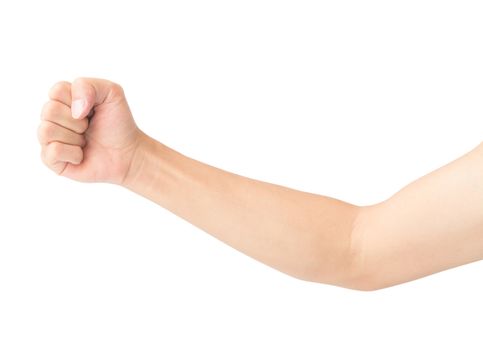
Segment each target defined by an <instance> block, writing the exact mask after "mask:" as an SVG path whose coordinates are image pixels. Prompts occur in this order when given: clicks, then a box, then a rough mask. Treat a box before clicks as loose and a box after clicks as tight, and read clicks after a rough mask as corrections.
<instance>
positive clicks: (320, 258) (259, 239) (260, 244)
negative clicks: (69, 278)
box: [125, 137, 359, 287]
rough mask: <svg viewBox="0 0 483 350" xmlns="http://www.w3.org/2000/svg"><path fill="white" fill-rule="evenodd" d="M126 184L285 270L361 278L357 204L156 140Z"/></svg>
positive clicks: (346, 281)
mask: <svg viewBox="0 0 483 350" xmlns="http://www.w3.org/2000/svg"><path fill="white" fill-rule="evenodd" d="M125 186H126V187H127V188H129V189H130V190H132V191H134V192H136V193H138V194H140V195H142V196H144V197H146V198H148V199H150V200H152V201H154V202H156V203H157V204H159V205H160V206H162V207H164V208H166V209H168V210H169V211H171V212H173V213H174V214H176V215H178V216H180V217H182V218H184V219H185V220H187V221H189V222H191V223H192V224H194V225H195V226H197V227H199V228H201V229H202V230H204V231H206V232H208V233H210V234H211V235H213V236H215V237H216V238H218V239H220V240H221V241H223V242H225V243H227V244H229V245H230V246H232V247H234V248H236V249H238V250H239V251H242V252H243V253H245V254H247V255H249V256H251V257H253V258H255V259H257V260H259V261H261V262H263V263H265V264H267V265H270V266H272V267H274V268H276V269H278V270H280V271H283V272H285V273H288V274H290V275H293V276H295V277H298V278H301V279H307V280H314V281H318V282H323V283H330V284H335V285H341V286H346V287H351V286H352V285H353V283H355V282H354V281H355V279H356V275H357V273H356V270H357V269H356V268H355V267H354V265H353V262H354V261H355V259H354V255H355V254H357V251H356V250H355V249H354V247H353V245H352V240H351V237H352V231H353V225H354V222H355V219H356V217H357V215H358V213H359V208H358V207H356V206H353V205H350V204H348V203H344V202H341V201H339V200H336V199H332V198H328V197H323V196H319V195H315V194H310V193H305V192H300V191H295V190H291V189H288V188H285V187H282V186H277V185H273V184H269V183H265V182H261V181H256V180H252V179H249V178H246V177H242V176H239V175H236V174H232V173H229V172H226V171H223V170H220V169H217V168H215V167H212V166H209V165H206V164H203V163H201V162H198V161H196V160H193V159H190V158H188V157H186V156H184V155H182V154H180V153H178V152H176V151H174V150H172V149H170V148H168V147H166V146H165V145H162V144H161V143H158V142H156V141H155V140H153V139H151V138H149V137H144V138H143V139H142V141H141V143H140V146H139V147H138V152H137V155H136V157H135V158H134V161H133V164H131V171H130V172H129V175H128V177H127V178H126V180H125Z"/></svg>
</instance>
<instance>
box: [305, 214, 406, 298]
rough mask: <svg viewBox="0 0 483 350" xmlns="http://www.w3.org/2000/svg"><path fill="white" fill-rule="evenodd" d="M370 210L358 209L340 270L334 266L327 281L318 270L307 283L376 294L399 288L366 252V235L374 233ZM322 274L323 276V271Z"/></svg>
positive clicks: (380, 265) (391, 277)
mask: <svg viewBox="0 0 483 350" xmlns="http://www.w3.org/2000/svg"><path fill="white" fill-rule="evenodd" d="M371 215H372V208H370V207H360V208H358V213H357V215H356V217H355V219H354V222H353V225H352V230H351V234H350V239H349V242H350V244H349V245H348V249H347V250H346V252H344V253H343V254H342V258H341V260H340V263H339V264H338V265H339V266H335V267H334V269H333V271H337V273H335V275H333V276H331V278H330V279H327V275H326V272H327V269H325V268H323V267H322V265H319V266H320V267H321V268H320V270H319V273H316V274H313V275H312V276H311V278H309V279H308V280H310V281H312V282H316V283H324V284H332V285H336V286H338V287H342V288H347V289H352V290H356V291H364V292H371V291H378V290H381V289H385V288H388V287H391V286H393V285H395V284H398V283H399V282H397V280H395V279H394V278H393V277H394V276H389V271H387V270H386V269H382V268H381V267H382V265H383V264H381V261H380V259H376V260H378V261H379V263H377V264H375V263H374V261H375V260H374V256H372V255H374V254H373V253H371V254H369V253H368V251H372V250H371V249H367V248H368V247H367V245H368V242H367V241H368V239H367V238H368V236H369V235H368V233H369V232H371V230H374V225H373V224H372V222H373V220H372V219H370V217H371ZM322 270H325V273H324V271H322Z"/></svg>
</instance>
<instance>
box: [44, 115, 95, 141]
mask: <svg viewBox="0 0 483 350" xmlns="http://www.w3.org/2000/svg"><path fill="white" fill-rule="evenodd" d="M38 138H39V142H40V144H42V145H47V144H49V143H51V142H54V141H58V142H62V143H66V144H69V145H74V146H80V147H84V146H85V144H86V140H85V137H84V135H79V134H78V133H75V132H73V131H72V130H69V129H66V128H64V127H62V126H60V125H58V124H55V123H52V122H50V121H48V120H43V121H42V122H41V123H40V126H39V129H38Z"/></svg>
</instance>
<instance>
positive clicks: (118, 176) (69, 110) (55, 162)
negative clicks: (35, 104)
mask: <svg viewBox="0 0 483 350" xmlns="http://www.w3.org/2000/svg"><path fill="white" fill-rule="evenodd" d="M49 98H50V101H48V102H47V103H46V104H45V105H44V108H43V110H42V115H41V123H40V126H39V130H38V136H39V141H40V144H41V146H42V155H41V156H42V160H43V162H44V163H45V164H46V165H47V167H49V168H50V169H52V170H53V171H54V172H56V173H57V174H59V175H62V176H65V177H68V178H70V179H73V180H77V181H83V182H110V183H115V184H122V183H123V181H124V179H125V178H126V177H127V175H128V173H129V169H130V166H131V163H132V161H133V158H134V155H135V154H136V150H137V147H138V145H139V143H140V140H141V138H142V137H143V135H144V134H143V133H142V132H141V131H140V130H139V129H138V127H137V126H136V123H135V122H134V119H133V117H132V114H131V111H130V109H129V106H128V104H127V101H126V98H125V97H124V92H123V90H122V88H121V87H120V86H119V85H117V84H114V83H112V82H110V81H107V80H101V79H91V78H79V79H76V80H75V81H74V82H73V83H72V84H71V83H68V82H59V83H57V84H55V85H54V86H53V87H52V89H51V90H50V92H49Z"/></svg>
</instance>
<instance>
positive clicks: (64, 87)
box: [49, 81, 72, 107]
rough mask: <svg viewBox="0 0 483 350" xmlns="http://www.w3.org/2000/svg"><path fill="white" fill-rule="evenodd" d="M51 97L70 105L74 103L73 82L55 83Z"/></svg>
mask: <svg viewBox="0 0 483 350" xmlns="http://www.w3.org/2000/svg"><path fill="white" fill-rule="evenodd" d="M49 98H50V99H51V100H54V101H57V102H60V103H63V104H64V105H66V106H67V107H70V106H71V104H72V94H71V84H70V83H69V82H68V81H59V82H57V83H55V84H54V85H53V86H52V87H51V88H50V91H49Z"/></svg>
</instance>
